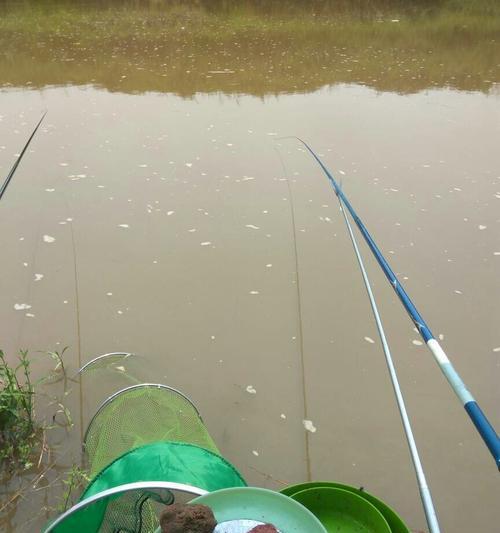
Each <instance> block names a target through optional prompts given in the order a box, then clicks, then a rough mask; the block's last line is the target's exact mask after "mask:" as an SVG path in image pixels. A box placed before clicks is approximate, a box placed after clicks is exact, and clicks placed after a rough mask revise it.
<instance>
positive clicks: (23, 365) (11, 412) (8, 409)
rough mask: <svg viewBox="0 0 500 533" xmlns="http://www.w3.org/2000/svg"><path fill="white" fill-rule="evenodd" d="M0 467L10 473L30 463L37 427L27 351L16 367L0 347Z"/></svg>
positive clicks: (35, 441)
mask: <svg viewBox="0 0 500 533" xmlns="http://www.w3.org/2000/svg"><path fill="white" fill-rule="evenodd" d="M0 387H1V390H0V470H1V471H2V472H7V473H9V474H10V473H12V472H15V471H16V470H18V469H21V470H27V469H29V468H31V466H33V463H32V454H33V450H34V448H35V445H36V443H37V441H38V437H39V435H40V431H41V428H40V427H39V426H38V425H37V424H36V422H35V416H34V405H33V396H34V388H33V384H32V382H31V377H30V363H29V359H28V354H27V352H25V351H21V352H20V354H19V358H18V363H17V365H16V366H11V365H9V363H8V362H7V360H6V358H5V355H4V353H3V352H2V351H1V350H0Z"/></svg>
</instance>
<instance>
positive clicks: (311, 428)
mask: <svg viewBox="0 0 500 533" xmlns="http://www.w3.org/2000/svg"><path fill="white" fill-rule="evenodd" d="M302 423H303V424H304V428H305V429H306V431H310V432H311V433H316V426H315V425H314V424H313V423H312V420H302Z"/></svg>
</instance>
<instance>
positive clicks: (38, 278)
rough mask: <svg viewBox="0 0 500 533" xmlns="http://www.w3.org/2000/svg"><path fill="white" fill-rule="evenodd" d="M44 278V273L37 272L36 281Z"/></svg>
mask: <svg viewBox="0 0 500 533" xmlns="http://www.w3.org/2000/svg"><path fill="white" fill-rule="evenodd" d="M41 279H43V274H35V281H40V280H41Z"/></svg>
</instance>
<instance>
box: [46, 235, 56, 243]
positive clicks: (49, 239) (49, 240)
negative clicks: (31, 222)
mask: <svg viewBox="0 0 500 533" xmlns="http://www.w3.org/2000/svg"><path fill="white" fill-rule="evenodd" d="M55 240H56V239H55V238H54V237H51V236H50V235H44V236H43V242H49V243H50V242H54V241H55Z"/></svg>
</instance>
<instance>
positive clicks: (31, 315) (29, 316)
mask: <svg viewBox="0 0 500 533" xmlns="http://www.w3.org/2000/svg"><path fill="white" fill-rule="evenodd" d="M24 316H27V317H28V318H35V315H34V314H33V313H26V314H25V315H24Z"/></svg>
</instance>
